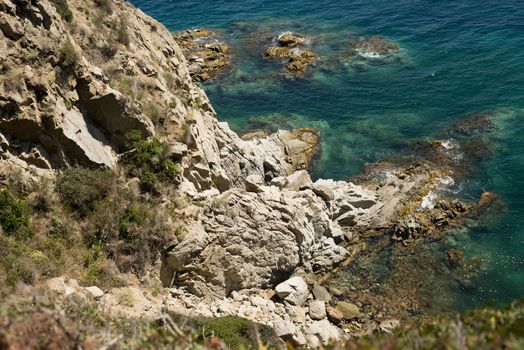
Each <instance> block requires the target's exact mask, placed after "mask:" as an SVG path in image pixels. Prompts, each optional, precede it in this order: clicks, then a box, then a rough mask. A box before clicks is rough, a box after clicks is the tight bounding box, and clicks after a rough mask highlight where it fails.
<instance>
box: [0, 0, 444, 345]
mask: <svg viewBox="0 0 524 350" xmlns="http://www.w3.org/2000/svg"><path fill="white" fill-rule="evenodd" d="M68 3H69V7H70V11H71V16H72V18H73V19H74V23H70V22H69V20H68V19H67V18H68V16H65V15H64V13H63V9H61V10H60V11H61V14H59V12H58V9H57V7H55V5H53V4H54V2H52V1H49V0H34V1H28V0H0V60H1V62H2V63H1V67H0V69H1V72H2V77H1V78H0V171H1V172H4V171H11V169H12V168H21V169H22V170H24V171H28V170H32V171H35V172H47V173H49V174H52V173H53V170H55V169H60V168H63V167H65V166H70V165H74V164H82V165H84V166H105V167H111V168H116V167H117V166H118V160H119V155H120V154H121V153H122V151H123V146H124V141H125V135H126V133H127V132H129V131H131V130H139V131H140V132H141V133H142V134H143V135H144V136H146V137H149V136H153V135H158V136H159V137H161V138H162V139H163V140H164V141H166V142H168V143H169V145H170V147H169V149H170V157H171V158H172V159H173V160H175V161H176V162H178V163H179V165H180V166H181V168H182V169H183V170H182V171H181V173H180V175H179V176H178V178H177V179H176V185H177V189H178V193H177V195H178V196H180V197H187V198H188V199H189V200H188V202H189V203H190V204H188V205H187V206H186V207H184V208H182V211H185V212H188V213H191V215H188V218H187V227H186V230H185V231H186V234H185V235H184V236H180V237H179V238H178V240H177V241H174V242H172V244H171V245H170V246H169V247H168V248H166V251H165V257H164V261H163V264H162V265H163V266H162V271H161V277H162V280H163V282H164V284H165V285H166V286H169V287H175V290H176V291H178V292H179V293H186V292H190V293H192V294H193V295H194V296H196V297H199V298H201V299H202V300H204V301H205V302H208V303H217V300H221V299H225V298H228V297H233V298H234V295H236V294H235V293H236V292H237V291H243V290H246V289H255V290H261V289H272V288H274V287H276V286H277V285H279V284H280V283H282V282H284V281H286V280H287V279H289V278H290V277H292V276H297V275H306V274H308V273H313V272H319V273H323V272H327V271H329V270H330V269H331V268H333V267H334V266H336V265H337V264H339V263H340V262H342V261H343V260H344V259H346V257H347V255H348V250H347V249H346V248H344V247H343V245H345V244H350V243H352V242H354V241H355V240H358V236H359V235H360V234H362V233H363V232H366V231H372V230H383V229H385V228H387V227H388V226H390V225H391V223H392V222H394V221H395V220H399V225H398V227H399V229H398V230H397V231H395V233H394V235H395V236H399V237H401V236H403V235H404V233H405V231H407V232H408V236H413V235H415V234H418V233H417V232H412V231H413V230H415V231H416V228H413V227H412V226H413V225H411V222H409V223H408V224H406V222H405V221H406V217H403V216H402V215H401V213H402V211H403V210H404V209H405V208H406V206H413V205H416V206H419V205H420V203H421V202H422V201H423V200H424V195H425V194H427V192H428V190H430V189H431V188H432V186H433V185H434V179H435V177H436V176H441V175H442V174H439V173H437V172H435V171H433V170H432V169H429V168H428V169H426V168H424V167H420V169H419V170H418V171H413V170H411V171H403V170H402V169H394V170H395V171H390V173H388V174H387V175H385V176H383V177H382V178H381V182H380V183H379V184H373V185H374V186H371V185H370V186H367V187H363V186H358V185H355V184H353V183H350V182H346V181H332V180H317V181H315V182H313V181H312V180H311V178H310V176H309V174H308V173H307V171H306V169H307V168H308V167H309V165H310V163H311V161H312V159H313V157H314V156H315V153H316V152H317V151H318V147H317V146H318V140H319V135H318V132H316V131H315V130H311V129H298V130H292V131H278V132H276V133H273V134H269V135H266V134H265V133H262V136H261V137H251V138H249V139H242V138H240V137H239V136H238V135H237V134H235V133H234V132H233V131H231V129H230V128H229V126H228V125H227V123H223V122H219V121H218V120H217V118H216V113H215V111H214V110H213V107H212V106H211V103H210V102H209V100H208V98H207V96H206V95H205V93H204V92H203V91H202V90H201V89H200V88H199V87H198V86H197V85H196V84H195V83H194V82H193V80H192V78H191V76H190V73H191V72H190V71H189V70H188V64H187V62H186V59H185V58H184V56H183V53H182V51H181V49H180V48H179V46H178V45H177V43H176V40H175V38H174V37H173V35H172V34H171V33H170V32H169V31H168V30H167V29H166V28H165V27H163V26H162V25H161V24H159V23H158V22H156V21H154V20H153V19H151V18H149V17H147V16H146V15H144V14H143V13H142V12H141V11H139V10H137V9H135V8H133V7H132V6H131V5H129V4H127V3H125V2H123V1H120V0H115V1H112V2H111V8H109V9H107V8H97V6H96V5H95V3H93V2H91V1H81V0H69V1H68ZM279 40H280V45H281V46H282V47H286V48H287V49H290V50H295V49H296V48H297V46H299V45H301V44H302V43H303V41H302V40H301V39H300V40H299V39H297V38H296V37H291V36H289V35H288V36H281V37H280V38H279ZM385 49H387V50H389V49H390V48H388V46H386V48H385ZM306 56H307V57H305V58H306V59H307V60H306V61H305V62H302V63H301V65H300V66H299V67H298V69H297V70H299V71H302V70H303V69H305V67H306V65H308V64H311V63H312V62H313V61H314V59H313V58H312V56H311V57H310V56H309V54H308V55H306ZM291 63H292V62H291ZM288 68H289V67H288ZM390 170H391V169H390ZM397 170H398V171H397ZM422 193H423V194H424V195H421V194H422ZM170 200H173V199H172V198H166V203H168V204H166V205H169V203H170ZM173 207H174V205H173ZM442 210H444V209H442ZM417 215H418V216H419V220H422V221H423V220H424V217H425V216H424V215H426V214H417ZM426 217H429V215H426ZM402 220H404V221H402ZM408 238H410V237H408ZM279 289H280V292H279V290H277V292H279V293H280V294H281V297H282V298H283V300H284V302H283V303H280V308H286V307H287V308H288V309H289V310H287V311H285V312H284V311H282V313H280V314H278V315H277V316H278V317H276V316H275V317H273V316H274V314H273V313H272V314H271V315H272V316H271V318H270V319H269V318H267V317H266V318H264V317H261V318H260V321H261V322H263V323H266V324H270V325H272V326H274V327H275V328H277V329H278V332H279V334H280V335H282V336H283V337H289V336H291V338H293V339H294V340H295V341H296V342H298V343H299V344H306V343H309V344H312V345H318V343H319V342H320V341H327V340H328V339H330V338H333V337H335V338H336V337H338V336H339V335H340V329H339V328H337V327H335V326H334V325H332V324H331V323H330V322H329V321H328V319H330V320H332V321H333V320H337V321H333V322H334V323H337V322H341V319H342V318H348V316H347V315H346V314H348V313H349V311H348V310H345V311H346V314H344V312H342V316H340V315H339V314H340V312H339V313H338V314H337V311H334V310H332V309H330V308H329V306H328V307H327V308H325V309H324V308H323V306H322V305H323V304H322V303H326V302H329V300H330V296H329V295H327V296H326V295H324V296H323V297H317V299H318V301H319V302H317V303H313V304H311V303H309V304H308V305H309V308H310V309H309V311H310V315H309V316H308V318H307V319H306V316H304V317H302V314H305V311H304V309H303V308H302V306H304V305H305V303H306V301H307V300H310V299H312V297H311V296H310V292H309V289H307V290H303V294H302V295H301V296H300V298H298V299H297V298H294V299H289V298H288V299H289V300H287V299H286V298H287V296H284V294H285V291H284V290H283V289H282V288H279ZM302 289H303V288H302ZM315 289H316V293H320V294H322V289H321V287H320V286H317V288H314V289H313V291H314V293H315ZM86 292H89V291H86ZM94 292H98V291H96V290H94V291H93V293H94ZM82 293H83V292H82ZM98 294H99V293H98ZM289 294H291V293H289ZM324 294H325V293H324ZM209 299H211V301H210V300H209ZM305 299H307V300H305ZM290 300H293V302H294V303H295V304H299V305H291V306H293V307H290V305H288V304H293V302H291V301H290ZM259 301H260V300H259ZM260 303H262V302H260ZM264 303H265V304H264V305H265V306H266V307H269V308H270V307H271V306H270V305H271V304H270V303H269V302H268V301H264ZM233 305H236V304H233ZM251 305H254V306H257V304H256V302H253V303H251ZM324 306H325V305H324ZM187 307H188V308H189V307H193V308H194V307H195V305H192V306H191V305H189V304H188V306H187ZM235 307H236V306H232V308H233V310H228V312H223V313H222V314H243V316H246V317H247V316H248V315H247V314H245V313H244V312H240V309H235ZM260 308H261V310H264V308H262V306H260ZM199 311H200V312H201V310H198V309H197V310H196V312H199ZM244 311H245V310H244ZM339 311H340V310H339ZM353 311H354V310H353ZM267 312H269V313H271V312H272V311H267ZM201 313H202V312H201ZM284 314H286V315H287V316H283V315H284ZM290 315H291V316H290ZM355 317H357V316H355ZM303 320H304V321H303ZM305 320H307V322H306V321H305ZM296 324H300V325H301V326H300V327H302V328H303V326H304V325H306V326H307V327H308V329H309V330H308V331H307V332H306V333H307V334H309V335H311V336H312V337H311V339H305V338H304V335H303V332H302V331H301V330H300V331H298V330H297V329H295V328H294V327H295V325H296ZM313 336H314V337H313ZM315 339H316V340H315Z"/></svg>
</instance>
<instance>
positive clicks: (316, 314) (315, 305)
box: [309, 300, 326, 320]
mask: <svg viewBox="0 0 524 350" xmlns="http://www.w3.org/2000/svg"><path fill="white" fill-rule="evenodd" d="M309 316H310V317H311V319H313V320H323V319H324V318H326V303H325V302H323V301H320V300H313V301H312V302H310V303H309Z"/></svg>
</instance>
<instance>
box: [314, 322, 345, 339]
mask: <svg viewBox="0 0 524 350" xmlns="http://www.w3.org/2000/svg"><path fill="white" fill-rule="evenodd" d="M307 333H308V334H309V335H315V336H317V337H318V338H319V339H320V341H321V342H322V343H324V344H325V343H327V342H329V341H337V340H339V339H340V336H341V330H340V329H339V328H338V327H336V326H334V325H332V324H331V323H329V321H328V320H321V321H315V322H313V323H312V324H311V326H309V328H308V329H307Z"/></svg>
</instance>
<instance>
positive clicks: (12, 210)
mask: <svg viewBox="0 0 524 350" xmlns="http://www.w3.org/2000/svg"><path fill="white" fill-rule="evenodd" d="M30 214H31V208H30V207H29V206H28V205H27V203H26V202H25V201H24V200H22V199H20V198H18V196H17V195H16V194H14V193H12V192H11V191H9V190H8V189H6V188H3V189H0V225H1V227H2V229H3V230H4V231H5V233H6V234H8V235H9V234H17V235H21V236H25V235H30V234H31V230H30V228H29V218H30Z"/></svg>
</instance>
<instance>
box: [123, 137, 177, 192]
mask: <svg viewBox="0 0 524 350" xmlns="http://www.w3.org/2000/svg"><path fill="white" fill-rule="evenodd" d="M126 139H127V142H126V147H127V149H129V150H130V153H129V155H128V157H127V159H126V163H127V164H128V167H129V172H130V173H131V175H133V176H138V178H139V179H140V183H141V185H142V187H143V188H144V189H146V190H150V191H151V190H153V189H154V188H155V185H156V184H157V182H159V181H160V182H172V181H173V180H174V179H175V178H176V176H177V175H178V173H179V172H180V169H179V166H178V165H177V164H176V163H175V162H173V160H171V159H170V158H169V157H168V154H167V144H166V143H165V142H162V141H161V140H160V139H159V138H157V137H154V138H152V139H151V140H145V139H144V138H143V137H142V133H141V132H140V131H131V132H129V133H128V134H127V135H126Z"/></svg>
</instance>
